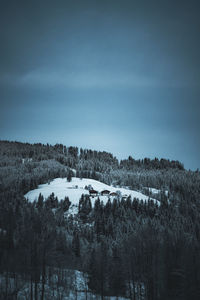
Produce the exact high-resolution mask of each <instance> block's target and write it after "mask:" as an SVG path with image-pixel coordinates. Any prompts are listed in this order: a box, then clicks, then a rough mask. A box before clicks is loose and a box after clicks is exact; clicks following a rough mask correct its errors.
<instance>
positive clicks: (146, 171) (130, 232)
mask: <svg viewBox="0 0 200 300" xmlns="http://www.w3.org/2000/svg"><path fill="white" fill-rule="evenodd" d="M91 189H94V190H96V191H97V192H98V195H97V196H96V195H95V196H94V197H92V196H90V190H91ZM103 190H108V191H109V192H116V194H117V195H116V194H114V196H109V195H106V196H102V195H101V192H102V191H103ZM52 193H53V194H52ZM24 195H25V196H24ZM74 206H75V208H76V209H75V210H76V214H73V213H72V212H73V209H72V208H73V207H74ZM66 215H67V216H69V215H70V216H69V217H67V218H66ZM66 270H79V271H80V272H82V273H81V274H83V278H84V280H85V281H86V286H87V288H85V290H84V291H76V288H75V289H74V287H73V282H71V281H70V278H72V277H73V276H72V277H70V275H69V273H70V272H68V271H66ZM74 272H77V271H74ZM13 278H15V280H13ZM55 278H57V279H55ZM0 280H1V282H2V285H0V295H1V296H0V299H21V298H17V297H18V296H17V295H20V293H22V291H25V290H26V293H27V294H26V297H28V299H33V300H34V299H39V298H40V299H47V298H48V294H49V293H53V294H54V299H65V298H64V295H65V296H66V295H68V294H70V293H71V292H72V290H73V295H75V293H82V296H85V297H86V295H87V293H88V295H89V294H90V295H99V297H101V299H103V298H104V297H105V296H107V297H108V298H107V299H109V297H111V296H116V297H123V298H124V299H125V298H126V299H131V300H132V299H134V300H142V299H144V300H161V299H162V300H169V299H170V300H171V299H172V300H190V299H194V300H197V299H199V286H200V173H199V171H196V172H192V171H187V170H185V169H184V167H183V165H182V164H181V163H180V162H177V161H169V160H167V159H160V160H159V159H157V158H155V159H153V160H150V159H147V158H145V159H141V160H135V159H133V158H132V157H131V156H130V157H129V158H128V159H127V160H122V161H119V160H118V159H117V158H116V157H114V156H113V155H112V154H110V153H107V152H104V151H102V152H99V151H92V150H85V149H78V148H77V147H66V146H64V145H54V146H52V145H48V144H47V145H43V144H33V145H32V144H25V143H19V142H8V141H0ZM72 281H73V280H72ZM61 291H62V293H63V294H62V293H61ZM62 295H63V296H62ZM12 297H16V298H12ZM59 297H60V298H59Z"/></svg>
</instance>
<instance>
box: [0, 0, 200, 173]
mask: <svg viewBox="0 0 200 300" xmlns="http://www.w3.org/2000/svg"><path fill="white" fill-rule="evenodd" d="M180 3H181V5H180ZM180 3H179V1H178V0H176V1H167V2H162V3H160V2H159V1H150V2H149V1H145V0H144V1H142V2H140V3H138V2H136V1H131V0H125V1H122V0H118V1H114V0H110V1H104V0H102V1H89V0H86V1H80V0H77V1H76V3H74V2H73V1H68V0H67V1H62V0H61V1H59V3H55V2H54V1H45V0H44V1H42V2H41V1H38V0H36V1H30V2H29V3H27V1H23V0H21V1H18V2H17V3H15V2H13V3H8V2H2V3H1V4H0V5H1V9H0V25H1V26H0V38H1V45H2V47H1V49H0V65H1V70H0V139H3V140H10V141H14V140H19V141H22V142H28V143H37V142H39V143H42V144H46V143H49V144H56V143H61V144H64V145H75V147H79V148H81V147H82V148H84V149H95V150H97V151H107V152H109V153H112V154H113V155H114V156H116V157H117V158H118V159H125V158H128V156H129V155H130V156H132V157H133V158H135V159H142V158H145V157H148V158H151V159H154V158H155V157H158V158H159V159H160V158H166V159H169V160H178V161H180V162H181V163H183V164H184V167H185V168H186V169H191V170H196V169H198V168H199V169H200V118H199V114H200V100H199V98H200V80H199V78H200V59H199V53H200V35H199V28H200V18H199V8H200V3H199V2H198V1H196V0H192V1H190V2H188V1H184V0H183V1H181V2H180Z"/></svg>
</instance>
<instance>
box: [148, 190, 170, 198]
mask: <svg viewBox="0 0 200 300" xmlns="http://www.w3.org/2000/svg"><path fill="white" fill-rule="evenodd" d="M147 189H148V190H149V192H151V193H152V194H154V195H158V194H160V193H161V190H158V189H155V188H147ZM168 193H169V192H168V191H167V190H165V196H168Z"/></svg>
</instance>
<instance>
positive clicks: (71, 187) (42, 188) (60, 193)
mask: <svg viewBox="0 0 200 300" xmlns="http://www.w3.org/2000/svg"><path fill="white" fill-rule="evenodd" d="M86 186H91V187H92V188H93V189H94V190H96V191H98V193H99V198H100V200H101V201H103V202H104V203H106V202H107V200H108V196H101V192H102V191H103V190H108V191H110V192H118V193H121V196H122V197H123V196H124V197H126V196H129V195H130V196H131V198H134V197H135V198H138V199H139V200H143V201H147V200H148V199H149V197H148V196H146V195H144V194H142V193H141V192H137V191H133V190H130V189H126V188H118V187H113V186H109V185H107V184H105V183H102V182H100V181H97V180H94V179H88V178H83V179H80V178H77V177H72V180H71V182H68V181H67V179H66V178H55V179H54V180H52V181H51V182H50V183H49V184H48V183H46V184H41V185H39V186H38V188H37V189H35V190H31V191H29V192H28V193H27V194H26V195H25V197H26V199H28V200H29V201H31V202H33V201H34V200H37V199H38V196H39V194H40V193H41V194H42V195H43V196H44V198H47V197H48V196H49V195H50V194H51V193H54V194H55V196H57V197H58V200H61V199H64V198H65V196H68V197H69V199H70V201H71V202H72V205H77V204H78V203H79V199H80V197H81V195H82V194H89V190H88V189H85V187H86ZM96 198H97V197H94V198H92V199H93V200H94V201H95V199H96ZM110 198H111V200H112V198H113V197H112V196H111V197H110ZM151 199H152V198H151ZM152 200H153V201H154V202H157V203H158V201H157V200H155V199H152ZM94 201H92V202H94Z"/></svg>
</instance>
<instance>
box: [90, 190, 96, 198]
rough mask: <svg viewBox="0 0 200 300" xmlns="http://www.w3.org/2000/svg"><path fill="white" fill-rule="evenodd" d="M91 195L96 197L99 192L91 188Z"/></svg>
mask: <svg viewBox="0 0 200 300" xmlns="http://www.w3.org/2000/svg"><path fill="white" fill-rule="evenodd" d="M89 193H90V196H92V197H95V196H97V195H98V192H97V191H95V190H89Z"/></svg>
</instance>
